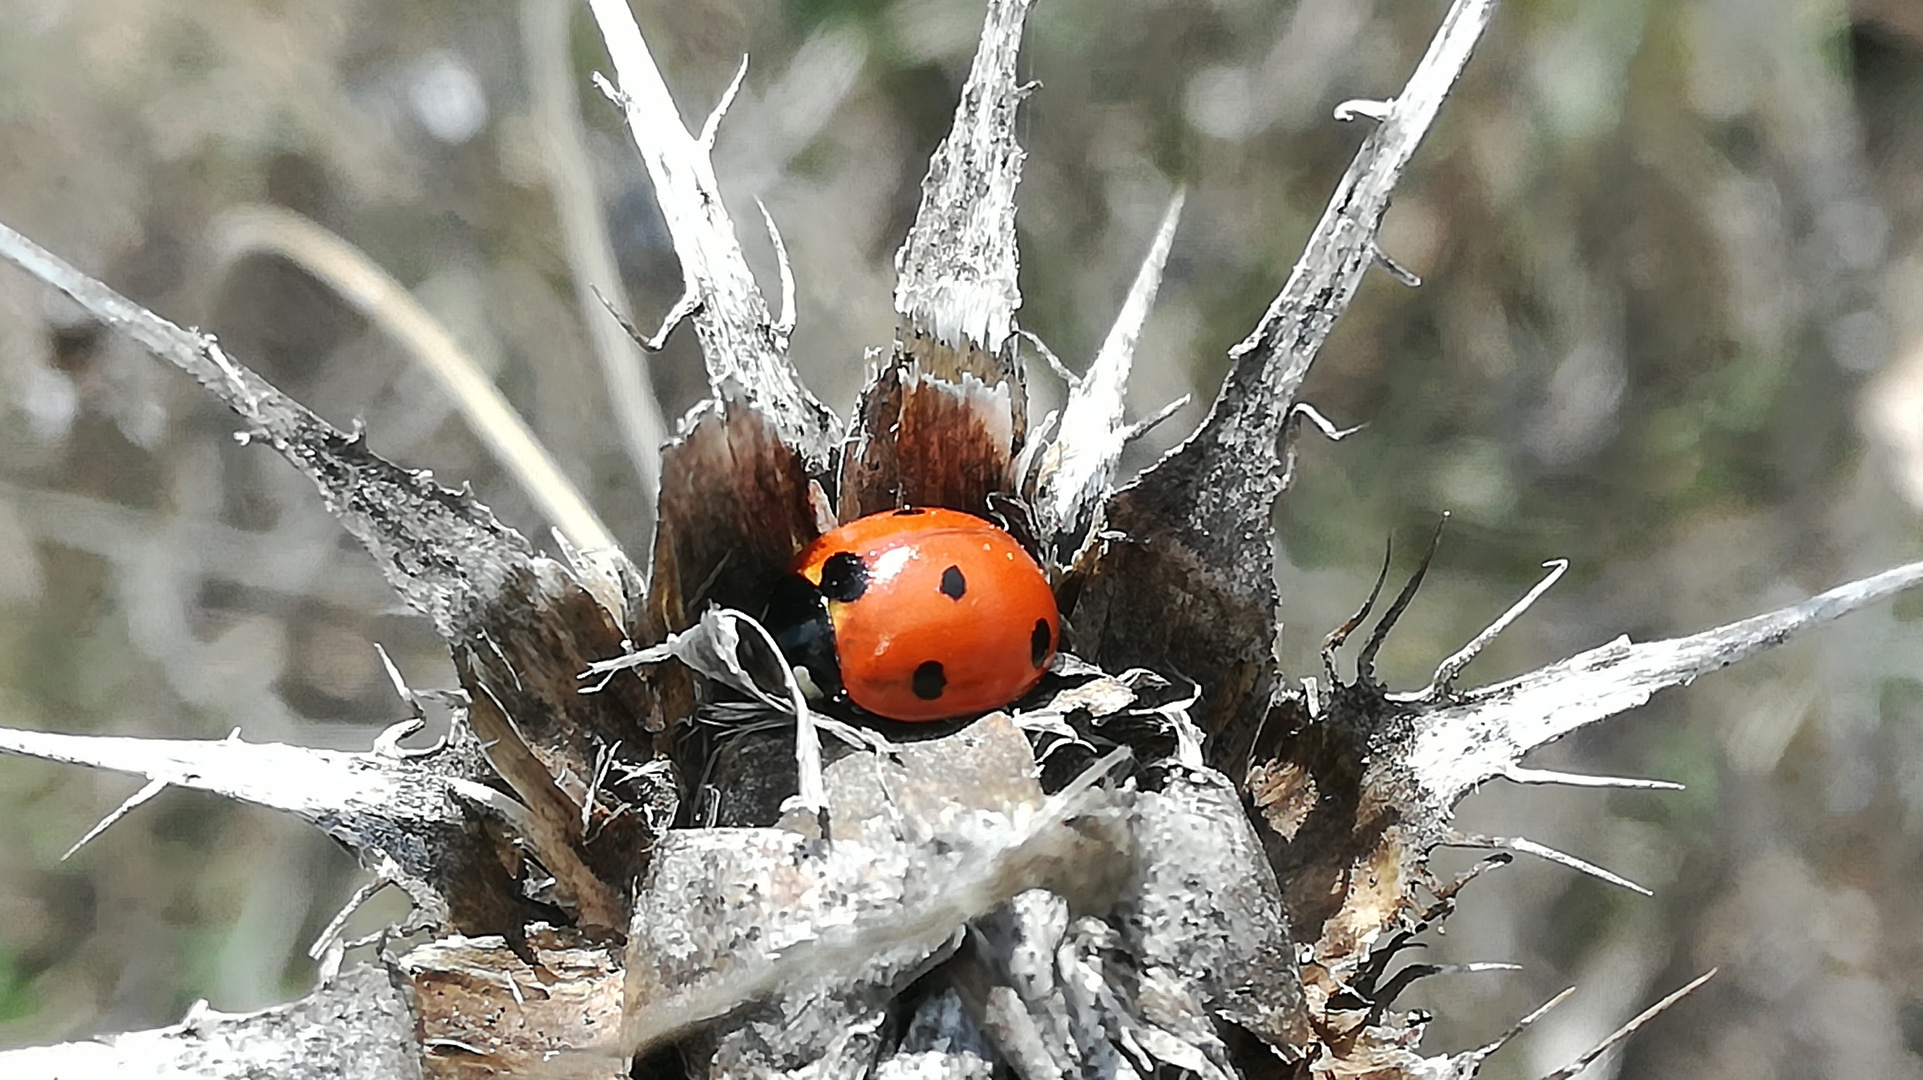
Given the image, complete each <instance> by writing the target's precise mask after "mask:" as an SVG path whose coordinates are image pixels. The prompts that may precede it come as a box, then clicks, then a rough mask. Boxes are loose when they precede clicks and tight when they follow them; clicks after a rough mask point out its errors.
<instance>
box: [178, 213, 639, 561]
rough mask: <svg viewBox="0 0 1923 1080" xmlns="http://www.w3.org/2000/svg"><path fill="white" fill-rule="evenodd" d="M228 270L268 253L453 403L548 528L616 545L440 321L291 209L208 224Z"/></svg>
mask: <svg viewBox="0 0 1923 1080" xmlns="http://www.w3.org/2000/svg"><path fill="white" fill-rule="evenodd" d="M214 235H215V242H216V246H217V247H218V249H219V251H220V257H221V259H222V260H223V261H224V262H227V263H229V264H231V263H233V262H235V261H237V260H239V259H242V258H245V257H246V256H248V255H252V254H255V253H257V252H263V251H266V252H272V253H273V254H275V255H279V256H280V257H282V258H284V259H287V260H288V261H290V262H292V263H293V264H294V265H296V266H298V267H300V268H301V269H302V270H305V271H306V272H307V273H309V274H312V275H313V276H314V277H315V278H317V279H319V280H320V281H322V282H323V283H325V284H326V285H327V286H328V287H329V288H331V289H333V290H334V291H335V292H336V293H337V294H339V295H340V297H341V299H343V300H345V301H347V303H348V304H349V305H350V306H352V307H353V308H354V310H356V311H358V312H360V313H361V314H362V315H363V316H365V317H366V318H367V319H368V321H370V322H372V323H373V324H374V325H376V326H378V327H380V328H381V329H383V330H385V331H387V332H388V333H389V334H392V335H393V336H394V338H395V340H397V341H399V342H400V343H401V344H402V345H403V346H404V347H405V348H406V349H407V353H408V355H409V356H411V357H413V358H414V360H415V362H417V363H419V364H420V365H421V366H422V367H423V368H425V369H426V370H427V371H428V372H429V373H431V374H432V375H433V376H434V378H435V379H436V380H437V381H439V383H440V384H441V387H442V388H443V389H445V390H446V391H447V392H448V395H449V396H451V397H452V398H453V399H454V403H455V405H456V406H457V407H458V408H459V409H460V410H461V415H462V416H463V417H466V419H467V422H468V425H469V426H470V427H472V428H473V429H474V434H475V435H476V436H477V437H478V438H479V439H480V440H481V442H482V444H483V445H485V446H486V447H487V448H488V449H489V450H490V451H492V452H493V454H494V456H495V458H496V459H497V460H498V461H500V463H501V464H502V466H503V467H505V468H506V469H507V471H508V472H509V473H510V474H511V475H513V477H514V478H515V480H516V481H517V482H518V483H519V484H520V486H521V489H522V490H523V491H525V492H526V493H527V495H528V497H529V498H530V499H533V500H534V502H535V504H536V505H537V506H539V507H541V509H542V511H543V512H544V513H545V514H546V515H547V517H548V520H549V521H551V522H552V523H553V524H554V526H555V527H556V528H558V529H560V530H561V531H562V533H564V534H565V535H566V536H567V538H568V542H569V543H571V544H573V545H574V546H575V547H576V548H578V549H580V550H582V551H602V550H605V549H607V548H612V547H615V546H617V545H616V544H615V540H614V534H613V533H610V532H609V531H608V527H607V526H606V525H604V524H602V523H601V519H600V517H599V516H598V515H596V514H595V512H594V510H593V508H591V507H590V506H588V503H587V500H586V499H585V498H583V497H582V495H581V492H580V490H579V489H578V488H576V487H575V486H574V484H573V482H572V481H570V480H569V479H568V478H567V477H566V476H564V475H563V474H562V472H561V469H560V467H559V466H557V465H556V464H555V463H554V459H553V458H551V457H549V456H548V452H547V449H546V448H545V447H543V446H542V445H541V443H540V440H538V439H536V438H535V437H534V432H532V431H530V430H528V426H527V422H526V421H524V420H522V419H521V414H520V413H518V412H516V411H515V410H514V406H512V405H509V404H508V402H507V398H505V397H503V396H502V395H501V391H500V390H499V389H498V388H496V387H495V385H494V383H493V381H492V380H490V379H488V377H487V376H485V375H483V374H481V369H480V366H479V365H477V364H476V363H475V362H474V358H473V357H471V356H469V355H468V354H467V350H465V349H463V348H461V346H460V343H459V342H457V341H455V340H454V335H452V334H450V333H448V332H447V328H446V327H444V326H442V325H441V324H440V322H439V320H437V319H435V318H434V316H432V315H430V314H428V312H427V309H426V308H423V307H422V306H421V305H420V302H419V301H417V300H415V299H414V297H413V295H412V294H410V293H409V292H408V291H407V287H406V286H404V285H402V284H401V283H400V282H398V281H396V280H394V277H393V275H391V274H389V273H388V272H387V271H385V270H383V269H381V268H380V267H379V266H378V265H376V264H375V263H374V261H373V260H372V259H369V258H368V257H367V255H366V254H365V253H364V252H362V251H361V250H360V249H359V248H357V247H355V246H353V245H352V244H349V243H348V242H347V241H345V240H343V239H341V238H340V237H338V236H336V235H334V234H333V233H331V232H329V231H328V230H326V229H323V228H321V227H320V226H319V225H316V224H315V223H314V222H312V221H309V220H308V219H306V218H304V217H302V216H300V215H299V214H296V213H294V212H292V211H290V210H281V209H278V208H276V207H269V206H254V207H247V208H244V209H239V210H230V211H228V212H227V213H225V214H223V215H221V216H220V218H218V219H217V220H216V223H215V225H214Z"/></svg>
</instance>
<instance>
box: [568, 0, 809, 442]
mask: <svg viewBox="0 0 1923 1080" xmlns="http://www.w3.org/2000/svg"><path fill="white" fill-rule="evenodd" d="M588 6H589V8H590V9H591V10H592V11H593V13H594V19H595V22H596V23H597V24H598V25H599V26H600V29H601V35H602V39H603V41H604V42H605V43H606V45H607V50H608V56H609V58H610V59H611V60H613V62H614V70H615V77H616V80H617V82H618V85H619V90H618V92H615V93H612V94H611V95H610V96H611V97H612V98H613V99H614V100H615V101H616V102H617V103H618V104H619V105H620V106H621V109H622V112H623V113H624V114H625V118H626V120H627V126H628V130H629V132H630V134H631V135H632V136H633V138H634V143H635V146H636V148H637V149H639V150H640V152H641V159H642V161H643V163H644V164H645V165H646V166H647V169H648V176H649V178H650V179H651V180H652V181H653V183H654V195H655V200H656V202H658V203H659V204H660V207H661V216H662V218H663V219H664V220H665V221H666V222H667V226H668V234H669V235H670V236H671V237H672V238H673V240H674V252H675V257H676V258H677V259H679V260H680V262H681V275H682V282H683V285H684V288H685V291H686V292H688V293H690V294H693V297H694V300H693V301H691V302H689V303H688V304H686V305H685V306H684V305H680V304H678V305H677V306H676V307H677V310H685V311H686V312H687V313H688V314H689V315H691V317H693V318H694V319H695V320H696V322H697V323H698V325H699V329H700V331H701V345H702V352H703V355H704V357H705V358H706V361H707V368H708V382H709V385H710V387H711V388H713V389H714V391H715V392H716V393H720V392H721V390H722V388H724V387H725V388H729V392H731V393H735V394H737V395H742V396H745V397H746V398H747V400H748V402H749V403H750V404H752V405H754V406H755V407H756V408H757V409H759V410H760V411H762V412H763V413H765V414H766V415H767V417H768V418H769V419H770V420H771V421H772V422H773V424H774V426H775V428H776V430H777V431H778V433H779V434H780V437H781V439H782V441H783V442H784V443H785V444H787V445H788V446H790V447H792V448H794V450H796V451H797V452H799V454H800V455H801V457H802V458H803V460H804V462H805V463H806V465H807V468H808V471H810V472H818V471H820V470H821V469H822V468H824V467H825V466H826V464H827V461H828V457H829V454H830V452H831V450H832V448H833V446H834V445H835V443H837V442H838V441H839V435H838V432H837V430H836V429H837V427H838V425H837V423H836V421H835V418H834V414H833V413H831V412H829V411H828V409H827V408H826V407H825V406H823V405H822V404H821V402H820V401H818V400H816V399H815V397H814V395H813V394H810V393H809V392H808V391H807V389H806V388H804V387H803V386H802V385H801V380H800V378H799V377H798V376H797V375H796V373H795V370H794V366H793V365H792V364H790V363H789V362H788V358H787V355H786V353H785V352H784V351H783V350H782V349H781V348H780V347H779V346H778V339H777V338H776V337H775V335H773V334H772V333H771V332H770V328H771V321H770V318H769V315H768V305H767V301H766V300H765V299H764V298H763V297H762V295H761V289H760V287H759V286H758V285H756V284H755V280H754V275H753V274H752V273H751V272H750V271H749V269H748V261H747V258H746V257H745V256H744V255H743V254H742V251H741V243H740V241H739V239H738V238H737V237H736V236H735V232H734V222H733V220H732V219H731V218H730V217H729V216H728V211H727V207H726V206H725V205H724V203H723V201H722V198H721V186H720V184H719V182H718V181H717V180H716V179H715V174H714V162H713V161H712V160H711V158H710V156H709V153H708V149H709V146H708V144H709V142H710V141H711V139H712V131H711V130H710V129H711V128H713V126H714V125H715V124H718V123H719V119H720V116H721V113H722V112H723V111H725V109H726V107H727V104H728V102H729V101H730V100H732V99H733V96H734V93H735V90H736V89H737V88H738V87H739V84H740V80H741V78H742V75H743V72H744V71H745V61H744V67H743V69H742V70H741V71H737V72H736V77H735V82H734V83H733V84H731V86H730V90H729V92H728V93H727V94H725V95H724V96H723V98H722V101H721V103H720V106H719V107H718V108H717V109H716V110H715V112H714V114H713V115H712V116H711V117H710V120H709V123H708V125H706V126H704V128H703V131H702V135H701V137H700V138H696V137H692V136H690V135H689V134H688V129H687V127H686V126H685V125H684V124H683V123H682V120H681V114H680V112H679V111H678V110H677V109H676V108H675V104H674V99H673V98H672V97H671V96H670V95H669V93H668V87H667V83H666V82H664V81H663V80H662V78H661V72H660V70H659V69H658V68H657V67H656V66H655V62H654V57H653V55H652V54H650V53H649V51H648V46H647V42H646V41H644V40H643V39H642V37H641V29H640V27H639V26H637V25H636V24H635V21H634V14H633V12H631V11H630V10H629V9H628V5H627V2H626V0H589V4H588ZM598 81H599V82H600V83H601V84H602V86H603V89H604V91H605V90H606V89H607V87H606V80H605V79H599V80H598ZM670 325H672V323H670Z"/></svg>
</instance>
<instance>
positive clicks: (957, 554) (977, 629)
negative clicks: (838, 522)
mask: <svg viewBox="0 0 1923 1080" xmlns="http://www.w3.org/2000/svg"><path fill="white" fill-rule="evenodd" d="M788 571H789V572H788V574H787V575H786V576H785V577H783V578H781V579H780V580H779V581H777V582H776V584H775V585H774V587H773V588H772V589H771V590H770V593H769V602H768V608H767V614H766V617H765V620H764V621H765V623H766V625H767V626H768V629H769V632H770V633H772V634H773V635H774V639H775V643H776V644H777V645H778V646H780V648H781V652H782V654H783V655H784V656H785V657H786V658H787V660H788V663H789V664H790V665H792V666H793V667H794V669H795V673H796V674H797V675H798V676H802V677H803V683H802V685H803V689H804V690H805V691H807V692H808V693H809V694H810V696H817V697H828V698H835V699H845V700H848V701H852V702H854V703H855V704H856V705H858V706H860V707H861V708H863V709H866V710H867V711H868V712H871V713H873V714H875V715H876V716H881V717H886V718H888V719H890V720H910V721H919V720H946V719H949V718H951V717H956V716H963V715H966V714H969V713H977V712H983V711H986V710H988V709H993V708H996V707H998V706H1001V705H1006V704H1008V703H1009V702H1011V701H1013V700H1015V699H1016V698H1018V697H1020V696H1022V695H1023V694H1025V693H1027V692H1028V690H1029V689H1030V688H1031V687H1033V686H1034V685H1035V684H1036V682H1038V681H1040V679H1041V677H1042V672H1044V671H1046V670H1047V669H1048V663H1049V660H1050V659H1051V658H1052V657H1053V656H1054V655H1055V649H1056V646H1057V644H1058V643H1059V640H1060V636H1061V615H1060V614H1059V613H1058V612H1057V611H1056V608H1055V594H1054V592H1053V591H1051V590H1050V589H1049V587H1048V579H1047V578H1046V577H1044V576H1043V574H1042V568H1041V567H1040V566H1037V565H1036V563H1035V560H1034V558H1033V557H1032V556H1030V555H1029V554H1028V552H1027V551H1025V550H1023V549H1022V546H1021V544H1020V543H1018V542H1017V541H1016V540H1015V538H1014V537H1012V536H1010V535H1008V533H1006V532H1004V531H1002V530H1001V529H998V528H996V527H995V526H993V525H991V524H989V523H988V522H986V521H984V520H982V519H981V518H978V517H976V516H974V515H973V514H964V513H962V512H960V511H958V510H941V509H936V508H933V507H905V508H903V509H900V510H887V511H883V512H881V513H879V514H870V515H869V516H867V517H864V518H860V519H857V520H855V521H851V522H849V523H848V524H846V525H843V526H841V527H840V528H838V529H835V530H834V531H833V532H829V533H826V534H824V535H822V536H821V537H820V538H819V539H817V540H816V541H815V542H814V543H812V544H809V545H808V546H807V547H805V548H803V549H802V550H801V553H800V554H798V555H796V556H795V558H794V561H793V562H792V563H790V564H789V566H788ZM809 683H812V684H813V686H812V687H811V686H809V685H808V684H809Z"/></svg>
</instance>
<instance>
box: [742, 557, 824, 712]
mask: <svg viewBox="0 0 1923 1080" xmlns="http://www.w3.org/2000/svg"><path fill="white" fill-rule="evenodd" d="M761 622H762V625H763V626H766V627H767V628H768V633H769V634H771V635H773V637H774V639H775V645H776V647H778V648H779V649H780V650H781V655H782V657H783V658H784V659H786V660H787V661H788V663H789V665H790V666H792V667H793V668H795V671H796V674H797V675H798V676H800V675H805V676H806V678H805V679H803V680H802V686H801V688H802V691H803V692H804V693H806V694H808V696H809V697H811V698H814V697H823V698H830V697H834V696H836V695H838V694H840V693H841V664H840V663H839V661H838V660H837V659H836V657H835V626H834V623H833V622H831V621H830V620H829V618H828V605H827V603H826V601H825V600H824V598H823V597H822V591H821V589H819V588H817V587H816V586H815V584H814V583H813V582H811V581H809V580H808V579H807V578H805V577H802V576H801V575H800V574H784V575H782V576H781V577H780V578H777V579H776V580H775V583H774V584H773V585H772V586H771V587H770V588H769V589H768V607H767V610H766V611H765V612H764V613H763V614H762V617H761ZM811 683H812V685H810V684H811Z"/></svg>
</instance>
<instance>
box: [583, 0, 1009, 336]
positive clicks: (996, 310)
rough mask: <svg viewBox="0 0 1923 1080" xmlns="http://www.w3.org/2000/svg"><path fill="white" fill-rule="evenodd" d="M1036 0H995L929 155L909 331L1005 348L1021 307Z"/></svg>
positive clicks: (903, 272) (907, 313)
mask: <svg viewBox="0 0 1923 1080" xmlns="http://www.w3.org/2000/svg"><path fill="white" fill-rule="evenodd" d="M604 2H605V0H604ZM1032 3H1033V0H991V2H990V3H989V5H988V11H987V14H986V15H985V16H984V18H983V20H982V33H981V43H980V45H979V46H978V47H977V49H976V51H975V59H974V62H973V64H972V65H971V66H970V67H969V70H968V80H967V83H966V84H965V85H964V86H963V88H962V96H961V103H960V104H959V105H958V106H957V107H956V109H955V120H954V125H953V127H952V128H951V129H950V131H949V133H948V137H947V138H946V139H944V140H942V144H941V145H940V146H939V147H937V148H936V150H935V154H934V156H933V158H931V159H930V161H929V163H928V176H927V178H926V179H925V180H923V181H922V199H921V207H920V209H919V210H918V211H917V212H916V214H915V224H914V225H913V227H911V228H910V229H909V230H908V237H907V239H906V240H904V241H903V242H902V245H901V249H900V250H899V251H897V252H896V254H895V267H896V272H897V274H898V277H897V279H896V282H895V311H896V312H897V313H898V314H899V315H900V316H901V320H902V324H903V330H905V331H907V332H910V333H925V334H930V335H932V336H933V337H934V338H935V340H936V341H937V342H939V343H941V344H943V345H945V346H947V347H949V348H953V349H963V348H966V347H967V346H968V345H970V344H972V345H974V346H976V347H978V348H980V349H981V350H983V351H984V352H987V353H989V354H991V355H1001V353H1002V346H1003V344H1004V343H1005V342H1006V341H1007V340H1008V338H1009V336H1010V335H1011V334H1013V333H1014V328H1015V309H1016V308H1018V307H1020V306H1021V291H1020V289H1019V288H1018V286H1017V282H1016V251H1015V187H1016V185H1017V184H1018V183H1020V181H1021V171H1022V159H1023V157H1024V155H1023V153H1022V149H1021V147H1020V146H1019V145H1017V144H1016V141H1015V109H1016V106H1017V105H1018V104H1019V102H1020V101H1021V97H1022V95H1021V91H1020V87H1019V86H1018V84H1017V81H1016V73H1015V62H1016V59H1017V57H1018V56H1019V54H1020V52H1021V44H1022V30H1023V23H1024V22H1025V21H1026V19H1027V17H1028V9H1029V7H1030V5H1031V4H1032Z"/></svg>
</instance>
